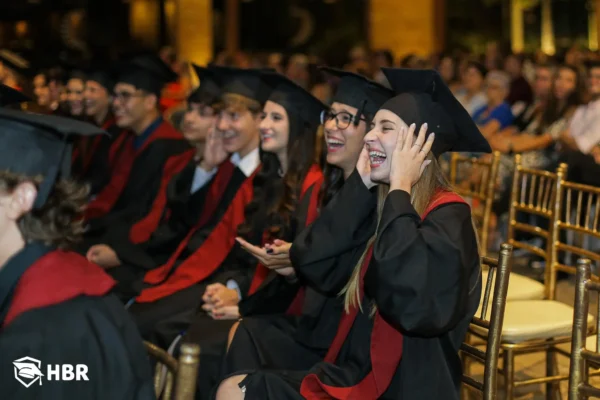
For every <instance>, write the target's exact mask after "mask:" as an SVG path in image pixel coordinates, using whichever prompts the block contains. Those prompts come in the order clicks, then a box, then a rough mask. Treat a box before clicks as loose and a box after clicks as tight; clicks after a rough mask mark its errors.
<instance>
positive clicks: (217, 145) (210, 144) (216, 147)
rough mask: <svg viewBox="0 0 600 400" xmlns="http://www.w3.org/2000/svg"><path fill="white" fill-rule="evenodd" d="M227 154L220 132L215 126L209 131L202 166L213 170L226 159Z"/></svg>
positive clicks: (207, 169)
mask: <svg viewBox="0 0 600 400" xmlns="http://www.w3.org/2000/svg"><path fill="white" fill-rule="evenodd" d="M227 156H228V154H227V151H226V150H225V147H224V146H223V139H222V138H221V135H219V134H218V132H217V130H216V128H215V127H214V126H213V127H211V128H210V129H209V131H208V136H207V138H206V144H205V145H204V156H203V158H202V162H201V163H200V166H201V167H202V169H204V170H205V171H211V170H212V169H214V168H216V167H218V166H219V165H220V164H221V163H222V162H223V161H225V160H226V159H227Z"/></svg>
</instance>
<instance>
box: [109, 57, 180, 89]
mask: <svg viewBox="0 0 600 400" xmlns="http://www.w3.org/2000/svg"><path fill="white" fill-rule="evenodd" d="M120 69H121V72H120V73H119V77H118V78H117V82H120V83H128V84H130V85H133V86H135V87H136V88H138V89H140V90H144V91H146V92H148V93H152V94H155V95H157V96H160V92H161V90H162V88H163V87H164V86H165V85H166V84H167V83H169V82H173V81H175V80H176V79H177V74H176V73H175V72H174V71H173V70H172V69H171V68H170V67H169V66H168V65H167V64H165V62H164V61H163V60H162V59H161V58H160V57H158V56H157V55H154V54H148V55H141V56H137V57H134V58H133V59H131V60H130V61H128V62H126V63H125V64H123V65H122V66H121V68H120Z"/></svg>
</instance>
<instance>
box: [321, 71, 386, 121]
mask: <svg viewBox="0 0 600 400" xmlns="http://www.w3.org/2000/svg"><path fill="white" fill-rule="evenodd" d="M320 69H321V70H323V71H325V72H327V73H328V74H330V75H333V76H336V77H338V78H340V81H339V83H338V86H337V91H336V92H335V95H334V96H333V99H332V102H337V103H342V104H346V105H348V106H350V107H354V108H356V109H358V115H357V117H358V118H356V121H357V122H358V121H359V120H360V117H361V115H363V114H367V115H369V116H370V117H374V116H375V114H376V113H377V110H379V107H380V106H381V105H382V104H383V103H385V102H386V101H387V100H388V99H389V98H391V97H392V96H393V95H394V93H393V92H392V91H391V90H390V89H388V88H386V87H385V86H382V85H380V84H379V83H377V82H374V81H372V80H370V79H367V78H365V77H364V76H362V75H358V74H355V73H353V72H348V71H343V70H341V69H336V68H329V67H320Z"/></svg>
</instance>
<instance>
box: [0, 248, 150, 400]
mask: <svg viewBox="0 0 600 400" xmlns="http://www.w3.org/2000/svg"><path fill="white" fill-rule="evenodd" d="M113 285H114V281H113V280H112V279H111V278H110V277H109V276H108V275H106V274H105V273H104V272H103V271H102V270H101V269H100V268H99V267H97V266H95V265H93V264H91V263H89V262H87V260H85V258H83V257H81V256H80V255H77V254H75V253H70V252H63V251H56V250H53V249H51V248H48V247H46V246H44V245H42V244H39V243H30V244H28V245H27V246H26V247H25V248H24V249H23V250H22V251H20V252H19V253H17V254H16V255H15V256H14V257H13V258H11V259H10V260H9V261H8V262H7V263H6V264H5V265H4V266H3V267H2V269H1V270H0V325H1V327H0V354H2V360H4V361H3V362H2V363H0V381H1V382H2V385H1V386H2V397H3V398H6V399H52V400H55V399H98V400H104V399H109V398H110V399H123V400H125V399H136V400H145V399H154V398H155V396H154V389H153V383H152V375H151V371H150V366H149V363H148V358H147V355H146V352H145V350H144V347H143V345H142V341H141V337H140V336H139V333H138V332H137V330H136V328H135V325H134V324H133V322H132V321H131V319H130V317H129V316H128V315H127V313H126V311H125V310H123V306H122V305H121V303H120V302H119V301H118V300H117V299H116V298H115V297H114V296H112V295H110V294H109V291H110V289H111V287H112V286H113ZM23 357H32V358H34V359H36V360H39V361H41V366H40V368H39V369H40V372H41V373H42V374H44V376H43V377H42V378H41V379H42V384H40V383H39V382H35V383H33V384H32V385H31V386H30V387H29V388H25V387H24V386H23V385H22V384H21V383H20V382H18V381H17V380H16V379H15V377H14V373H15V372H14V366H13V361H15V360H19V359H21V358H23ZM49 364H52V365H56V364H72V365H77V364H84V365H86V366H87V368H88V371H87V377H88V379H89V381H75V380H72V381H64V382H62V381H56V380H55V378H54V379H53V380H52V381H50V380H48V378H49V377H48V376H47V375H48V374H47V371H46V368H47V366H48V365H49ZM24 380H25V381H26V382H29V381H28V380H27V379H24Z"/></svg>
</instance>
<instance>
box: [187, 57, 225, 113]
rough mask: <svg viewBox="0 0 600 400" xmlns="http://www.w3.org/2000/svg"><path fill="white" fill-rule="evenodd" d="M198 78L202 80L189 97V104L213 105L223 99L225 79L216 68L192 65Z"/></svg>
mask: <svg viewBox="0 0 600 400" xmlns="http://www.w3.org/2000/svg"><path fill="white" fill-rule="evenodd" d="M192 66H193V67H194V71H195V72H196V76H198V79H199V80H200V86H198V87H197V88H196V89H195V90H194V91H193V92H192V93H191V94H190V96H189V97H188V102H191V103H203V104H207V105H211V104H213V103H215V102H216V101H217V100H218V99H219V97H221V93H222V91H221V87H222V85H223V77H222V76H221V75H220V74H219V72H218V70H217V69H216V68H214V67H200V66H199V65H196V64H192Z"/></svg>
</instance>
